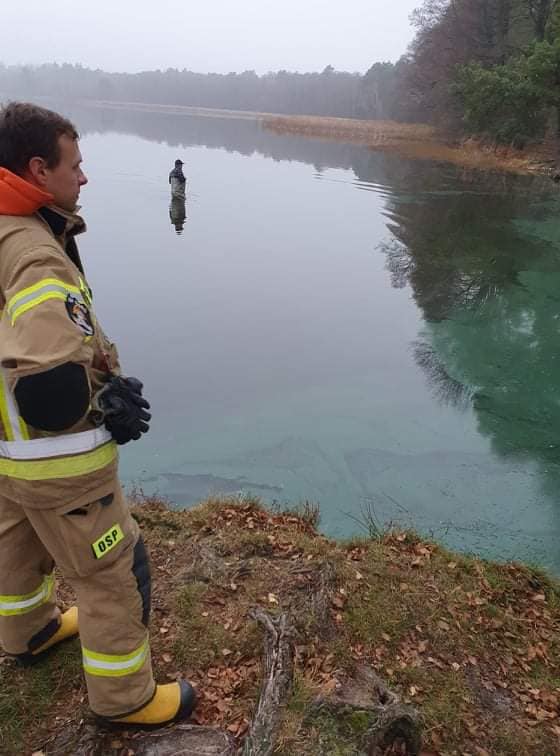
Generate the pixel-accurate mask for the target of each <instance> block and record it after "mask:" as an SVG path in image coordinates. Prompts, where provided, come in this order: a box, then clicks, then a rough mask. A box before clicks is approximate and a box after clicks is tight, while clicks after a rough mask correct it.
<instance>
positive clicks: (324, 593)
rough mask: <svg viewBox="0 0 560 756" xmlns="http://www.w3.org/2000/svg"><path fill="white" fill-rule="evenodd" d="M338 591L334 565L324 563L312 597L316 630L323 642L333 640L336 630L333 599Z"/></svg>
mask: <svg viewBox="0 0 560 756" xmlns="http://www.w3.org/2000/svg"><path fill="white" fill-rule="evenodd" d="M335 590H336V572H335V569H334V567H333V566H332V564H329V563H328V562H324V563H323V564H322V565H321V568H320V570H319V572H318V573H317V577H316V581H315V586H314V591H313V594H312V596H311V612H312V614H313V617H314V622H313V624H314V629H315V632H316V633H317V635H318V636H319V637H320V638H322V639H323V640H332V639H333V638H334V637H335V635H336V628H335V626H334V622H333V620H332V599H333V596H334V593H335Z"/></svg>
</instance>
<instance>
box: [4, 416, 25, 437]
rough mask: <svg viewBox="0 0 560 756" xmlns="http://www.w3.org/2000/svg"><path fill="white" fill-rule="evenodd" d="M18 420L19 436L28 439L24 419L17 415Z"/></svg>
mask: <svg viewBox="0 0 560 756" xmlns="http://www.w3.org/2000/svg"><path fill="white" fill-rule="evenodd" d="M18 422H19V431H20V433H21V437H22V439H23V441H29V430H28V428H27V425H26V424H25V420H24V419H23V417H19V418H18ZM6 440H8V439H6Z"/></svg>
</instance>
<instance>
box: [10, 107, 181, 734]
mask: <svg viewBox="0 0 560 756" xmlns="http://www.w3.org/2000/svg"><path fill="white" fill-rule="evenodd" d="M86 183H87V179H86V177H85V175H84V173H83V172H82V169H81V155H80V151H79V147H78V135H77V133H76V130H75V129H74V127H73V125H72V124H71V123H70V122H69V121H67V120H65V119H63V118H62V117H61V116H59V115H57V114H56V113H53V112H51V111H48V110H45V109H43V108H39V107H36V106H34V105H29V104H25V103H12V104H10V105H8V106H6V107H5V108H3V109H2V110H0V309H1V310H2V313H1V318H0V420H1V422H0V642H1V644H2V646H3V648H4V650H5V651H6V652H7V653H8V654H11V655H12V656H13V657H15V658H16V660H18V661H19V662H20V663H21V664H23V665H29V664H32V663H34V662H35V661H36V660H37V659H39V658H40V657H42V656H43V655H45V654H46V653H47V652H48V651H49V650H50V649H52V648H53V647H54V646H55V645H56V644H58V643H60V642H61V641H63V640H66V639H67V638H70V637H73V636H75V635H77V634H78V614H79V635H80V642H81V646H82V656H83V667H84V672H85V678H86V683H87V689H88V696H89V703H90V706H91V708H92V710H93V711H94V712H95V714H97V715H98V716H99V717H101V718H102V719H104V720H111V721H115V722H116V723H124V724H126V725H127V726H130V725H134V724H143V725H157V724H162V723H165V722H169V721H172V720H175V719H179V718H184V717H186V716H188V715H189V714H190V712H191V710H192V708H193V706H194V693H193V690H192V688H191V686H190V685H189V684H188V683H186V682H183V681H180V682H175V683H171V684H168V685H156V683H155V682H154V678H153V675H152V666H151V659H150V646H149V639H148V618H149V613H150V568H149V563H148V557H147V554H146V549H145V547H144V544H143V541H142V538H141V536H140V535H139V530H138V526H137V524H136V522H135V521H134V520H133V518H132V517H131V515H130V512H129V508H128V506H127V503H126V500H125V498H124V496H123V493H122V491H121V486H120V484H119V480H118V477H117V444H124V443H127V442H128V441H131V440H137V439H139V438H140V437H141V435H142V434H143V433H145V432H146V431H147V430H148V421H149V420H150V415H149V413H148V412H147V411H146V410H147V409H148V408H149V404H148V403H147V402H146V400H145V399H144V398H143V397H142V384H141V383H140V381H138V380H136V379H134V378H125V377H123V376H122V374H121V370H120V366H119V360H118V355H117V350H116V348H115V346H114V344H112V343H111V341H110V340H109V339H108V338H107V337H106V336H105V334H104V332H103V330H102V328H101V325H100V323H99V321H98V319H97V316H96V313H95V311H94V306H93V299H92V292H91V289H90V287H89V285H88V282H87V278H86V275H85V273H84V269H83V267H82V263H81V260H80V256H79V253H78V247H77V244H76V237H77V235H78V234H80V233H82V232H83V231H85V224H84V222H83V220H82V219H81V217H80V216H79V215H77V213H76V211H77V210H78V208H77V206H76V203H77V200H78V196H79V192H80V188H81V187H82V186H84V185H85V184H86ZM55 564H56V565H57V566H58V568H59V569H60V571H61V572H62V574H63V575H64V577H65V578H66V579H67V580H68V582H69V583H70V584H71V585H72V586H73V588H74V590H75V592H76V595H77V597H78V599H77V604H78V606H77V607H72V608H70V609H68V610H67V611H66V612H64V613H62V612H61V611H60V609H59V608H58V606H57V598H56V585H55V577H54V573H53V569H54V565H55Z"/></svg>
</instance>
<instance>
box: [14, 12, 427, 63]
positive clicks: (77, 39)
mask: <svg viewBox="0 0 560 756" xmlns="http://www.w3.org/2000/svg"><path fill="white" fill-rule="evenodd" d="M420 4H421V0H344V1H343V2H337V0H274V1H273V0H194V1H193V0H159V1H158V2H155V3H148V2H146V0H81V1H80V0H25V2H24V3H23V4H22V5H20V4H19V3H17V2H13V1H12V0H3V1H2V3H1V6H2V7H1V14H0V62H3V63H6V64H14V63H44V62H59V63H62V62H70V63H82V64H83V65H85V66H88V67H91V68H103V69H104V70H107V71H140V70H147V69H157V68H160V69H165V68H168V67H169V68H188V69H190V70H193V71H201V72H208V71H215V72H219V73H224V72H228V71H243V70H246V69H254V70H255V71H257V73H265V72H267V71H276V70H279V69H282V68H285V69H287V70H290V71H320V70H322V69H323V68H324V67H325V66H326V65H329V64H330V65H333V66H334V67H335V68H336V69H339V70H346V71H362V72H363V71H365V70H367V69H368V68H369V67H370V65H371V64H372V63H374V62H375V61H378V60H396V59H397V58H399V57H400V55H402V54H403V53H404V52H405V50H406V47H407V45H408V43H409V42H410V41H411V39H412V36H413V31H412V29H411V27H410V24H409V21H408V17H409V14H410V12H411V11H412V10H413V9H414V8H415V7H417V6H418V5H420Z"/></svg>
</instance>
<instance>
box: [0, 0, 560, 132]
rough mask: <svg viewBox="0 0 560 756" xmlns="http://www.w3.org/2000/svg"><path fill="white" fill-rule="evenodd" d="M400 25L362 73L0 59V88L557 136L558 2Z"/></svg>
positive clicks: (436, 10) (418, 17)
mask: <svg viewBox="0 0 560 756" xmlns="http://www.w3.org/2000/svg"><path fill="white" fill-rule="evenodd" d="M412 22H413V25H414V27H415V37H414V39H413V41H412V43H411V44H410V46H409V48H408V50H407V51H406V53H405V54H404V55H403V56H402V57H401V58H400V59H399V60H398V61H397V62H396V63H390V62H376V63H374V64H373V65H372V66H371V68H370V69H369V70H368V71H367V72H366V73H365V74H363V75H362V74H359V73H350V72H346V71H336V70H335V69H334V68H333V67H332V66H326V67H325V68H324V70H323V71H321V72H320V73H319V72H316V73H298V72H289V71H277V72H271V73H267V74H264V75H257V74H256V73H255V71H244V72H242V73H228V74H216V73H208V74H201V73H195V72H193V71H189V70H187V69H182V70H179V69H175V68H170V69H167V70H165V71H160V70H157V71H144V72H141V73H134V74H132V73H107V72H104V71H101V70H92V69H88V68H85V67H83V66H81V65H72V64H67V63H65V64H62V65H59V64H55V63H53V64H44V65H39V66H6V65H2V64H1V63H0V96H1V97H2V98H3V99H5V98H6V97H10V96H13V97H18V98H28V99H33V98H37V97H40V96H50V97H56V98H59V99H62V98H64V99H68V98H72V99H75V98H79V99H94V100H106V101H121V102H122V101H124V102H142V103H152V104H160V105H186V106H194V107H206V108H226V109H233V110H248V111H256V112H261V113H286V114H305V115H319V116H320V115H324V116H340V117H349V118H367V119H391V120H398V121H405V122H427V123H436V124H438V125H440V126H442V125H443V126H444V127H445V128H446V129H447V130H448V131H453V132H457V133H466V134H476V135H480V136H483V137H488V138H490V139H492V140H493V141H496V142H504V143H511V144H514V145H517V146H523V145H524V144H526V143H527V142H530V141H536V140H540V139H542V138H543V137H544V135H545V133H546V132H547V130H548V129H550V127H551V125H552V124H553V123H554V124H558V125H556V130H557V131H558V132H560V118H558V113H559V112H560V0H424V1H423V3H422V5H420V6H419V7H418V8H417V10H415V11H414V12H413V14H412ZM553 116H554V117H553Z"/></svg>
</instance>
